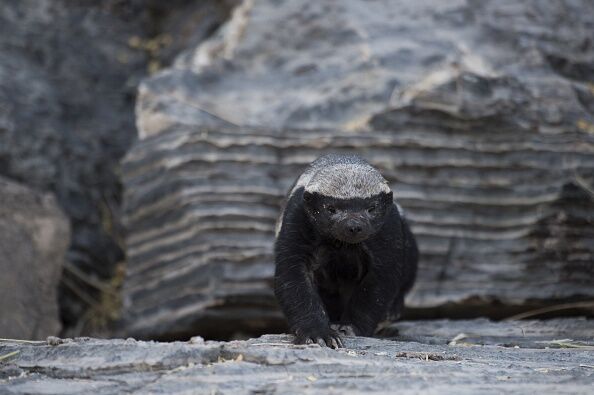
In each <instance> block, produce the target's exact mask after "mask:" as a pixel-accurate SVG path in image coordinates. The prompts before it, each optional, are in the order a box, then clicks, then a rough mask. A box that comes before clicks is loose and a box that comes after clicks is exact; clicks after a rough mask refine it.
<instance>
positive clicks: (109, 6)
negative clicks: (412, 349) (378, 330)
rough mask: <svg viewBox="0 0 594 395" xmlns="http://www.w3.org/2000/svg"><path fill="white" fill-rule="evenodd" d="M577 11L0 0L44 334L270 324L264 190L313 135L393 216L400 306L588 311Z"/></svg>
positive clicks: (231, 330) (9, 145) (548, 6)
mask: <svg viewBox="0 0 594 395" xmlns="http://www.w3.org/2000/svg"><path fill="white" fill-rule="evenodd" d="M593 31H594V4H592V2H590V1H587V0H583V1H569V0H567V1H556V2H541V1H537V0H525V1H521V2H516V1H513V2H512V1H473V0H465V1H462V0H458V1H450V2H442V1H437V0H424V1H415V2H412V1H387V0H386V1H384V0H376V1H369V2H361V1H355V0H353V1H344V2H333V1H320V2H308V1H305V0H303V1H301V0H293V1H272V0H270V1H268V0H262V1H250V0H243V1H239V0H237V1H214V0H213V1H188V0H176V1H170V2H160V1H156V0H154V1H149V0H128V1H126V0H120V1H117V0H111V1H108V0H104V1H78V2H75V3H73V2H67V1H65V0H63V1H60V0H43V1H28V0H26V1H19V2H4V3H3V4H2V5H0V33H1V34H0V53H1V54H2V56H0V174H1V175H3V176H5V177H8V178H11V179H13V180H16V181H18V182H21V183H23V184H26V185H29V186H32V187H34V188H36V189H38V190H41V191H46V192H51V193H53V194H54V195H55V197H56V200H57V202H58V204H59V205H60V207H61V208H62V210H63V211H64V212H65V214H66V215H67V217H68V218H69V219H70V223H71V228H72V237H71V239H70V247H69V249H68V252H67V253H66V256H65V259H64V271H63V274H62V279H61V282H60V284H61V286H60V289H59V296H60V298H59V306H60V309H61V321H62V323H63V324H64V332H63V333H65V334H70V335H71V334H82V333H85V334H104V335H113V334H121V335H134V336H138V337H145V338H160V339H173V338H183V337H189V336H191V335H193V334H203V335H204V336H208V337H216V338H225V337H229V336H236V335H237V334H238V333H245V334H254V333H261V332H266V331H280V330H283V329H284V322H283V320H282V317H280V314H279V313H278V310H277V308H276V305H275V302H274V299H273V297H272V293H271V289H270V282H271V275H272V272H273V267H272V255H271V254H272V240H273V227H274V221H275V219H276V215H277V212H278V204H279V201H280V199H281V198H282V196H283V195H284V193H285V191H286V189H287V188H288V186H289V184H290V182H291V181H292V180H293V178H294V177H295V176H296V175H298V174H299V173H300V171H301V170H302V169H303V167H304V166H305V165H306V164H307V163H308V162H310V161H311V160H313V159H315V157H317V156H318V155H320V154H321V153H323V152H328V151H334V152H357V153H360V154H362V155H363V156H365V157H367V158H368V159H369V160H370V161H371V162H373V163H374V164H376V165H377V166H379V167H380V168H381V169H382V170H383V172H384V173H385V174H386V176H387V178H388V179H389V180H390V182H391V183H392V187H393V188H394V190H395V195H396V196H398V197H399V198H400V202H401V204H402V205H403V206H404V208H405V209H406V211H407V213H408V215H409V217H410V219H411V221H412V224H413V229H414V231H415V233H416V234H417V235H418V237H419V241H420V244H421V251H422V262H421V269H420V275H419V280H418V284H417V286H416V288H415V290H414V291H413V293H412V294H411V295H410V298H409V301H408V302H409V306H410V307H411V309H409V311H408V316H409V317H419V316H422V317H425V318H432V317H438V316H440V317H444V316H445V317H476V316H481V315H486V316H490V317H494V318H502V317H506V316H509V315H512V314H515V313H520V312H523V311H526V310H531V309H535V308H543V307H544V308H546V307H549V308H550V306H553V305H558V304H566V306H565V307H573V308H564V309H559V310H553V312H551V313H550V314H592V303H590V302H589V301H591V300H592V299H593V298H594V287H593V286H592V285H593V284H594V281H593V280H594V274H593V273H594V270H593V269H594V230H593V229H594V228H593V226H592V225H593V224H594V43H593V42H592V41H593V36H592V32H593ZM137 92H138V94H137ZM134 109H136V112H135V111H134ZM126 152H128V154H127V156H126V157H125V159H124V160H123V167H122V169H121V170H120V165H119V163H120V160H122V158H123V157H124V155H125V154H126ZM122 183H123V185H122ZM123 190H125V194H124V193H123ZM124 229H127V232H125V231H124ZM15 286H16V285H15ZM121 297H123V299H122V300H121ZM576 303H578V304H576ZM567 304H569V305H567ZM120 307H121V309H120ZM113 321H117V322H118V325H117V326H116V327H114V326H110V325H109V324H108V323H109V322H113Z"/></svg>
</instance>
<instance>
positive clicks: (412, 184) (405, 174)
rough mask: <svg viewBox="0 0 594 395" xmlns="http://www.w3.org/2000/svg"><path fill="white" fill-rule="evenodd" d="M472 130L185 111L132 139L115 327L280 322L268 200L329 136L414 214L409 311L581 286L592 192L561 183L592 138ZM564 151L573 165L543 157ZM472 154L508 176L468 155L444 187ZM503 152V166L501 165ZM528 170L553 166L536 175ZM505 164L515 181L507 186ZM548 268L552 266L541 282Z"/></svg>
mask: <svg viewBox="0 0 594 395" xmlns="http://www.w3.org/2000/svg"><path fill="white" fill-rule="evenodd" d="M483 141H485V145H479V144H476V145H473V144H471V143H466V144H465V145H464V147H465V148H464V149H463V150H461V149H460V148H455V147H450V146H449V144H450V142H452V139H446V138H444V137H440V135H439V133H437V132H433V133H429V132H426V133H415V132H410V133H409V132H401V133H399V134H398V135H395V134H394V133H392V132H379V131H376V132H374V133H373V134H366V135H362V134H350V135H346V134H344V133H341V132H333V131H323V132H316V131H308V130H290V129H284V130H282V131H276V132H275V134H274V135H272V134H266V132H265V131H261V130H253V129H247V128H246V129H242V130H235V129H231V130H222V129H221V128H218V130H213V129H192V128H188V127H184V126H178V127H176V128H173V129H172V130H171V131H170V132H167V133H161V134H159V135H156V136H153V137H150V138H147V139H145V140H142V141H140V142H139V143H138V144H136V146H135V147H134V148H133V149H132V150H131V151H130V153H129V154H128V156H127V158H126V162H125V164H124V168H123V177H124V182H125V184H126V186H127V190H126V199H125V200H126V206H125V212H126V213H127V225H128V229H129V236H128V256H129V260H128V268H127V279H126V282H125V284H124V288H123V292H124V297H125V300H126V303H125V313H124V314H125V317H126V324H125V330H126V331H129V332H127V333H130V334H132V335H133V336H139V337H144V338H153V337H157V338H189V337H190V336H192V335H194V334H201V335H203V336H206V337H213V336H214V337H216V338H220V337H224V336H229V335H231V334H232V333H233V332H234V331H244V330H246V331H248V332H250V333H254V332H255V333H257V331H263V330H265V329H266V328H267V326H270V328H279V327H282V326H279V325H282V319H280V317H279V315H278V311H277V307H276V304H275V300H274V297H273V295H272V290H271V281H272V275H273V270H274V268H273V266H274V265H273V257H272V245H273V238H274V225H275V220H276V217H277V215H278V210H279V208H278V207H279V204H280V200H281V199H282V197H283V196H284V194H285V191H286V190H288V188H289V187H290V185H291V183H292V182H293V181H294V177H295V175H298V174H300V173H301V171H302V169H303V168H304V167H305V166H306V165H307V164H308V163H309V162H311V161H312V160H313V159H315V157H316V156H317V155H319V153H320V152H327V151H331V150H334V151H340V152H348V153H355V152H358V153H366V154H367V155H366V156H367V157H368V158H370V159H372V162H373V163H374V164H375V165H377V166H378V167H379V168H380V169H381V170H382V171H383V173H384V175H385V176H386V178H387V179H388V180H389V182H390V183H391V186H392V188H393V190H394V191H396V196H399V197H400V202H401V204H402V205H403V206H404V208H405V211H406V212H407V215H408V217H409V218H410V219H411V220H412V224H413V230H414V231H415V233H416V234H417V236H418V240H419V242H420V249H421V253H422V258H421V269H420V271H419V274H418V281H417V285H416V287H415V288H414V289H413V292H412V294H411V295H410V297H409V298H408V301H407V302H408V306H409V307H411V308H413V312H414V311H417V313H422V312H423V311H426V310H431V311H432V314H435V312H437V313H438V314H439V313H440V310H442V311H443V310H445V311H454V314H456V311H457V314H459V315H463V314H468V311H471V310H475V311H474V314H477V315H478V314H481V313H485V312H486V313H491V314H496V315H509V314H512V313H513V312H515V311H516V309H518V308H519V309H522V307H523V309H526V308H529V307H533V306H534V305H538V304H547V303H552V302H555V301H559V300H562V299H579V298H580V297H582V296H584V295H587V296H590V297H591V296H592V295H593V289H592V287H591V286H590V285H591V283H592V280H593V278H592V272H591V271H589V269H588V268H589V267H590V265H591V262H592V261H591V257H592V256H593V251H594V246H593V244H592V241H593V240H594V239H593V238H592V235H590V233H591V232H589V230H588V226H589V225H588V218H589V217H588V216H590V217H591V215H592V214H591V213H593V212H594V204H593V203H592V201H589V200H588V199H589V197H588V196H587V195H585V194H584V193H583V192H580V191H579V190H577V188H576V189H572V188H570V187H569V186H567V185H568V184H569V183H570V182H571V177H573V174H575V173H579V172H581V171H584V170H587V171H589V169H590V168H591V166H592V165H593V164H594V155H593V154H592V153H591V149H592V147H593V146H594V145H593V144H592V142H586V141H584V140H582V142H578V140H577V137H571V136H556V135H552V136H540V137H534V138H532V139H531V140H530V141H529V142H526V143H517V142H516V140H515V139H513V138H512V137H510V136H505V135H503V136H499V137H498V138H497V139H493V140H489V139H487V138H484V139H483ZM436 144H439V145H440V151H441V154H439V155H436V152H437V150H435V148H434V146H435V145H436ZM580 145H581V148H578V146H580ZM512 147H513V148H512ZM507 150H509V151H511V152H506V151H507ZM517 150H520V153H519V154H517ZM490 151H495V152H498V153H496V154H493V153H491V152H490ZM567 151H571V152H573V157H574V158H575V161H574V162H573V163H574V165H575V166H576V167H575V168H573V169H571V170H570V168H566V169H565V170H555V169H554V168H553V167H551V164H553V163H559V162H560V161H562V160H563V157H564V156H565V153H564V152H567ZM432 154H433V155H435V156H433V157H432ZM481 156H482V157H483V160H484V161H485V163H487V162H488V163H489V164H488V166H491V167H492V168H500V169H501V170H500V172H499V178H498V180H499V181H501V182H506V183H507V184H508V186H506V187H500V186H498V185H497V184H491V183H492V182H493V179H487V178H485V176H484V173H482V172H481V171H480V170H478V169H473V168H472V167H471V166H470V165H468V166H467V167H468V168H467V171H466V173H465V174H466V182H467V183H469V184H468V185H467V186H466V187H456V186H453V184H455V182H456V179H455V177H454V176H453V175H452V172H454V173H455V170H451V169H450V171H447V167H448V166H447V163H448V162H449V161H456V160H458V161H460V163H462V164H463V163H464V161H471V160H472V158H473V157H474V158H478V157H481ZM419 157H421V158H419ZM510 157H514V159H513V166H511V167H510V168H509V169H508V170H507V171H505V169H506V168H507V166H510V165H508V164H507V163H508V162H509V161H510ZM407 162H408V163H407ZM568 166H571V165H568ZM442 167H443V168H445V169H444V170H443V171H442V172H440V171H439V170H438V169H439V168H442ZM454 167H455V166H454ZM516 168H517V169H518V170H515V169H516ZM535 172H536V173H539V174H543V175H545V174H546V173H547V172H555V174H557V176H558V177H557V179H554V178H552V177H551V178H550V179H549V180H550V181H549V182H546V181H547V178H544V177H543V178H536V177H534V176H533V175H534V173H535ZM574 172H575V173H574ZM431 175H433V176H431ZM531 175H532V179H531ZM459 177H461V175H460V176H459ZM514 177H521V178H522V180H523V182H522V183H521V184H520V183H518V185H517V186H515V187H514V186H513V185H511V183H512V182H513V179H514ZM415 179H417V181H415ZM490 184H491V185H490ZM449 185H452V186H449ZM431 190H433V191H435V193H431ZM580 193H581V194H580ZM584 210H585V211H584ZM553 229H565V231H564V232H554V231H553ZM570 234H580V235H582V236H581V238H573V237H571V236H570ZM535 245H542V246H546V248H545V247H543V248H534V246H535ZM448 251H449V252H448ZM564 251H573V253H574V254H575V255H572V256H574V257H575V258H573V259H572V258H570V257H569V255H563V252H564ZM578 251H582V253H581V254H577V252H578ZM459 257H463V260H458V259H461V258H459ZM505 262H509V263H508V264H504V263H505ZM534 262H543V263H546V265H536V264H534ZM580 262H582V266H580V265H579V263H580ZM588 262H590V263H588ZM571 270H574V271H576V272H574V273H573V275H570V271H571ZM551 271H552V272H553V273H556V274H555V281H554V282H550V281H548V282H547V279H548V278H550V276H551V274H550V273H551ZM452 305H455V307H456V309H454V307H452ZM448 309H449V310H448Z"/></svg>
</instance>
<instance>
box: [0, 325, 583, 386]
mask: <svg viewBox="0 0 594 395" xmlns="http://www.w3.org/2000/svg"><path fill="white" fill-rule="evenodd" d="M396 326H397V327H398V329H399V331H400V335H399V336H398V337H397V338H395V340H387V339H375V338H362V337H359V338H354V337H353V338H347V339H346V341H345V343H346V348H344V349H340V350H332V349H328V348H321V347H320V346H318V345H310V346H295V345H292V344H291V342H290V341H291V338H290V337H289V336H287V335H265V336H262V337H260V338H257V339H250V340H245V341H230V342H215V341H206V342H205V341H204V340H202V338H193V339H192V340H190V341H188V342H173V343H159V342H144V341H136V340H133V339H127V340H98V339H90V338H78V339H74V340H71V339H57V338H50V339H48V341H42V342H23V341H21V342H18V341H14V340H2V341H1V342H0V393H3V394H4V393H7V394H24V393H43V394H75V393H76V394H78V393H90V392H92V393H95V394H111V393H143V394H146V393H159V394H161V393H163V394H165V393H167V394H169V393H196V394H244V393H245V394H247V393H249V394H273V393H279V394H293V393H299V394H303V393H305V394H309V393H312V394H313V393H315V394H352V393H360V392H369V393H386V394H392V393H395V392H398V393H400V394H409V393H410V394H419V393H423V394H432V393H455V394H476V393H482V394H491V393H493V394H500V393H506V394H520V393H534V392H537V391H538V392H541V393H557V394H586V393H591V391H592V388H593V385H594V337H593V335H594V321H592V320H585V319H557V320H550V321H512V322H500V323H494V322H490V321H487V320H484V319H479V320H471V321H447V320H439V321H415V322H402V323H399V324H397V325H396Z"/></svg>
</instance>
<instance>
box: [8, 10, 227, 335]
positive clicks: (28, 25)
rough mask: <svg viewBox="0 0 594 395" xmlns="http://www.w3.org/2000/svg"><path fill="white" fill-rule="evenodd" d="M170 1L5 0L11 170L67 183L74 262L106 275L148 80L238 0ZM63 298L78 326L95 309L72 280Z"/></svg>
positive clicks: (62, 193)
mask: <svg viewBox="0 0 594 395" xmlns="http://www.w3.org/2000/svg"><path fill="white" fill-rule="evenodd" d="M162 3H163V2H159V1H153V0H122V1H120V0H100V1H89V0H83V1H77V2H75V3H73V2H71V1H65V0H39V1H38V0H23V1H16V2H11V1H9V2H3V3H2V5H0V52H1V53H2V56H1V57H0V174H2V175H4V176H7V177H10V178H13V179H15V180H18V181H20V182H23V183H25V184H27V185H30V186H33V187H35V188H38V189H41V190H47V191H52V192H54V193H55V195H56V197H57V200H58V202H59V204H60V205H61V207H62V208H63V209H64V211H65V212H66V214H67V215H68V217H69V219H70V221H71V224H72V228H73V240H72V243H71V247H70V250H69V253H68V262H69V263H70V264H69V265H68V267H69V268H70V267H74V268H75V269H79V270H81V271H82V272H83V274H86V275H87V276H88V277H89V278H91V279H93V280H95V282H97V281H105V282H106V281H107V280H108V279H109V278H110V277H111V276H112V275H113V273H114V271H115V266H116V264H117V263H118V262H121V261H122V260H123V259H124V252H123V251H122V247H123V243H122V242H121V240H122V239H123V232H122V227H121V223H120V213H119V209H120V204H121V185H120V180H119V175H118V171H119V169H118V167H119V160H120V158H121V157H122V156H123V154H124V153H125V152H126V150H127V149H128V148H129V146H130V145H131V143H132V141H133V140H134V139H135V138H136V128H135V119H134V102H135V95H136V87H137V85H138V83H139V81H140V79H141V78H142V77H143V76H145V75H146V74H147V73H148V72H149V71H150V72H153V71H156V70H157V69H158V68H160V67H164V66H166V65H168V64H169V62H170V61H171V59H172V57H173V53H174V52H175V51H177V49H178V48H179V47H180V46H186V45H191V46H194V45H197V44H198V43H199V42H200V41H201V40H202V39H204V38H205V37H206V36H208V35H209V34H210V33H211V32H212V30H213V29H215V28H216V27H217V26H218V25H219V24H220V23H222V21H224V20H225V19H226V18H227V16H228V14H229V10H230V8H231V6H232V4H233V3H232V2H220V1H218V0H212V1H211V0H209V1H201V2H198V3H197V2H193V1H190V0H175V1H172V2H167V5H163V4H162ZM189 27H191V29H189ZM65 276H67V277H68V281H69V283H74V284H75V285H76V286H77V287H78V288H79V289H81V290H83V292H84V293H85V294H88V295H89V297H88V298H87V299H89V298H91V299H100V296H99V295H98V292H97V289H95V288H94V287H89V285H88V282H84V281H80V278H79V276H76V275H73V273H72V271H70V270H67V271H66V272H65ZM61 301H62V303H61V309H62V316H63V318H64V320H65V321H66V324H67V325H69V326H73V325H74V324H76V323H77V321H78V320H79V319H80V318H81V316H83V314H84V313H85V311H86V309H87V308H88V303H87V302H85V301H84V300H83V299H81V298H80V296H79V295H76V294H75V293H74V292H73V291H72V290H71V288H68V287H64V288H62V289H61ZM79 326H82V325H79Z"/></svg>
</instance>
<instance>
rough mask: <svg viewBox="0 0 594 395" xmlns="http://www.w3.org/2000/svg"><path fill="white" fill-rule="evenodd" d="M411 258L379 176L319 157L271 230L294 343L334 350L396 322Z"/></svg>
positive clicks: (351, 162)
mask: <svg viewBox="0 0 594 395" xmlns="http://www.w3.org/2000/svg"><path fill="white" fill-rule="evenodd" d="M417 258H418V251H417V245H416V242H415V239H414V237H413V235H412V233H411V231H410V229H409V227H408V224H407V222H406V220H405V218H404V216H403V214H402V211H401V209H400V207H398V206H397V205H396V203H395V202H394V199H393V195H392V191H391V190H390V188H389V185H388V183H387V181H386V180H385V179H384V178H383V176H382V175H381V174H380V172H379V171H378V170H377V169H375V168H374V167H373V166H371V165H370V164H369V163H367V162H366V161H365V160H363V159H361V158H359V157H357V156H341V155H326V156H322V157H320V158H319V159H317V160H316V161H314V162H313V163H312V164H311V165H310V166H309V167H308V168H307V169H306V170H305V171H304V172H303V174H301V176H300V177H299V178H298V179H297V180H296V181H295V183H294V185H293V187H292V188H291V190H290V191H289V194H288V196H287V200H286V204H285V207H284V209H283V211H282V213H281V217H280V219H279V222H278V224H277V235H276V243H275V263H276V271H275V294H276V297H277V299H278V301H279V304H280V306H281V308H282V310H283V312H284V314H285V316H286V317H287V320H288V323H289V326H290V329H291V331H292V332H293V333H294V334H295V335H296V342H298V343H303V342H319V343H322V344H326V345H328V346H333V347H338V346H340V345H341V338H340V334H339V333H338V332H337V331H336V328H339V329H342V330H344V331H345V332H347V333H348V332H351V331H352V332H354V333H355V334H357V335H364V336H370V335H372V334H373V333H374V331H375V329H376V328H377V324H378V323H379V322H380V321H381V320H383V319H385V318H387V317H394V316H398V315H399V313H400V310H401V308H402V304H403V300H404V295H405V294H406V292H408V290H409V289H410V288H411V287H412V284H413V282H414V278H415V274H416V266H417Z"/></svg>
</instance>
